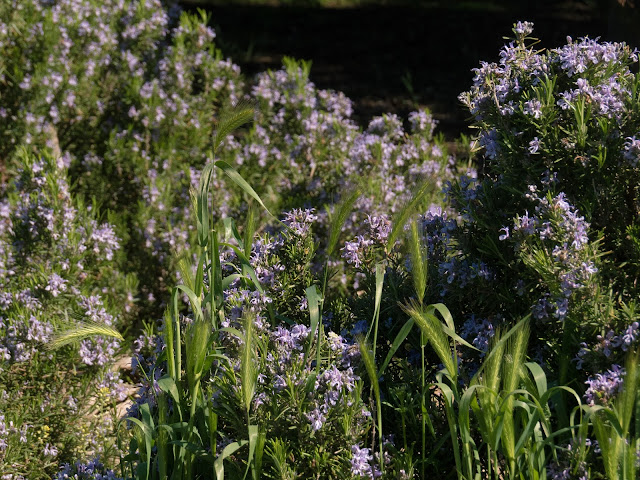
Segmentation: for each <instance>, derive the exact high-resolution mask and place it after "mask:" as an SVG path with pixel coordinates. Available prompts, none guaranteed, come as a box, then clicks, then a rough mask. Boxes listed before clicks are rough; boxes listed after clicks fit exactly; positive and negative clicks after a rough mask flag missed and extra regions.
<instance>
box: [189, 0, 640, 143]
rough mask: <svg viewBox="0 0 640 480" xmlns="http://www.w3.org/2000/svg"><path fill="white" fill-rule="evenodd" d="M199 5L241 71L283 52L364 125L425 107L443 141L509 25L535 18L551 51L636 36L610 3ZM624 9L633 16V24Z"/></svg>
mask: <svg viewBox="0 0 640 480" xmlns="http://www.w3.org/2000/svg"><path fill="white" fill-rule="evenodd" d="M203 1H204V2H205V3H195V1H194V0H183V6H184V7H185V8H187V9H189V10H195V9H196V8H198V7H200V8H204V9H205V10H206V11H207V12H209V13H210V15H211V25H212V26H213V27H214V28H215V29H216V33H217V38H216V42H217V45H218V46H219V47H220V48H221V49H222V51H223V54H224V55H225V56H229V57H231V58H232V59H233V61H234V62H235V63H237V64H239V65H240V67H241V68H242V71H243V73H244V74H245V75H247V76H249V77H250V76H252V75H254V74H256V73H258V72H260V71H263V70H266V69H277V68H280V66H281V61H282V57H283V56H285V55H286V56H292V57H294V58H298V59H304V60H311V61H312V68H311V79H312V81H313V82H314V83H315V84H316V85H317V86H318V87H319V88H331V89H334V90H341V91H343V92H344V93H345V94H346V95H347V96H349V97H350V98H351V99H352V100H354V102H355V106H354V107H355V118H356V120H358V121H359V122H360V123H361V124H366V123H367V122H368V120H369V119H370V118H371V117H372V116H374V115H379V114H381V113H384V112H394V113H397V114H399V115H403V116H405V115H406V114H407V113H408V112H410V111H412V110H414V109H415V107H416V106H418V105H420V106H427V107H428V108H429V109H431V111H432V112H433V114H434V116H435V117H436V118H437V119H438V120H439V121H440V125H439V129H438V131H441V132H443V133H444V134H445V136H446V137H447V138H448V139H453V138H454V137H456V136H457V135H458V134H459V133H461V132H465V133H466V132H467V127H466V124H467V123H466V115H467V114H466V112H465V111H464V109H463V107H462V106H461V105H460V103H459V101H458V100H457V97H458V94H459V93H460V92H462V91H464V90H466V89H468V88H469V87H470V85H471V82H472V78H473V73H472V72H471V69H472V68H474V67H477V66H478V64H479V62H480V61H481V60H485V61H496V60H497V59H498V51H499V49H500V47H501V46H502V45H503V44H504V43H505V42H506V41H507V40H505V39H504V38H503V37H505V36H511V35H512V32H511V28H512V24H513V23H515V22H516V21H518V20H528V21H533V22H534V23H535V31H534V35H533V36H535V37H536V38H540V39H541V43H540V44H539V45H540V47H548V48H553V47H556V46H560V45H563V44H564V43H566V37H567V35H570V36H571V37H573V38H578V37H581V36H586V35H588V36H590V37H592V38H595V37H601V38H602V39H605V40H627V42H628V43H631V44H632V45H637V44H634V43H633V42H634V39H633V34H634V32H637V30H638V28H640V27H638V25H637V24H636V23H635V21H637V12H638V11H639V10H640V8H638V7H636V8H635V9H633V8H630V7H629V6H628V5H627V6H626V8H622V7H620V6H619V5H618V4H617V3H616V1H615V0H611V1H610V2H607V1H606V0H603V1H596V0H568V1H567V0H561V1H550V0H538V1H516V0H513V1H506V0H502V1H485V2H480V1H468V2H461V1H448V2H447V1H432V2H427V1H423V0H413V1H408V0H405V1H403V0H387V1H386V2H385V1H384V0H366V2H367V4H366V5H359V6H351V7H344V6H342V7H326V6H318V5H319V3H318V2H320V1H323V0H295V1H294V0H289V1H288V2H286V3H284V4H282V3H281V4H277V3H275V4H265V3H266V1H268V0H265V1H263V0H246V1H249V2H256V1H259V2H260V1H261V2H262V3H263V4H260V5H256V4H251V5H248V4H244V5H243V4H238V3H237V2H234V1H231V2H230V1H229V0H226V1H225V0H203ZM342 1H343V2H345V0H342ZM187 2H189V3H187ZM362 2H363V0H360V1H358V0H350V3H351V4H353V3H362ZM347 3H349V2H347ZM617 10H620V12H618V11H617ZM629 12H632V14H633V15H636V18H635V20H634V21H633V22H632V23H630V22H629V20H630V18H632V15H631V16H630V14H629ZM620 13H622V14H621V15H620ZM615 17H619V18H615Z"/></svg>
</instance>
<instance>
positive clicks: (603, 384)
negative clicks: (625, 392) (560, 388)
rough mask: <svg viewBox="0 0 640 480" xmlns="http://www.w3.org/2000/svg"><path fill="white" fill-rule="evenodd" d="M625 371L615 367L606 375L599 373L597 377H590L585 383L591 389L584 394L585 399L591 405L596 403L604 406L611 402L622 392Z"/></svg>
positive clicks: (618, 366)
mask: <svg viewBox="0 0 640 480" xmlns="http://www.w3.org/2000/svg"><path fill="white" fill-rule="evenodd" d="M624 374H625V370H624V368H622V367H621V366H620V365H613V366H612V367H611V370H607V371H606V372H605V373H603V374H600V373H598V374H597V375H596V376H595V377H590V378H589V379H588V380H587V381H586V382H585V383H586V384H587V385H589V388H588V389H587V391H586V392H585V393H584V397H585V399H586V401H587V402H588V403H589V405H595V404H596V403H598V404H600V405H603V404H606V403H607V402H608V401H609V400H611V399H612V398H613V397H614V396H615V395H616V394H617V393H619V392H620V391H622V386H623V382H624Z"/></svg>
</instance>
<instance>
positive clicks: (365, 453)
mask: <svg viewBox="0 0 640 480" xmlns="http://www.w3.org/2000/svg"><path fill="white" fill-rule="evenodd" d="M371 461H373V455H371V453H370V450H369V449H368V448H360V447H359V446H358V445H353V446H352V447H351V474H352V475H357V476H359V477H368V478H373V472H372V470H371V463H370V462H371Z"/></svg>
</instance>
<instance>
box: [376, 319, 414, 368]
mask: <svg viewBox="0 0 640 480" xmlns="http://www.w3.org/2000/svg"><path fill="white" fill-rule="evenodd" d="M414 324H415V322H414V321H413V319H412V318H410V319H409V320H407V321H406V323H405V324H404V325H403V326H402V328H401V329H400V331H399V332H398V334H397V335H396V338H395V340H394V341H393V343H392V344H391V348H390V349H389V353H387V357H386V358H385V359H384V362H383V363H382V366H381V367H380V370H378V378H379V377H382V374H383V373H384V371H385V370H386V368H387V366H388V365H389V363H390V362H391V359H392V358H393V356H394V355H395V353H396V352H397V351H398V348H400V345H402V342H404V340H405V339H406V338H407V336H408V335H409V332H410V331H411V329H412V328H413V325H414Z"/></svg>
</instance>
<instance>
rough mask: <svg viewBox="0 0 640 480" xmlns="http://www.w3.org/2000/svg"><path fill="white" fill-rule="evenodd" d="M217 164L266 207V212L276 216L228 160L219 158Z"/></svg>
mask: <svg viewBox="0 0 640 480" xmlns="http://www.w3.org/2000/svg"><path fill="white" fill-rule="evenodd" d="M215 166H216V167H218V168H219V169H221V170H222V171H223V172H224V173H226V174H227V176H228V177H229V178H230V179H231V180H233V181H234V182H235V183H236V185H238V186H239V187H240V188H242V190H243V191H244V192H245V193H246V194H248V195H249V196H251V197H252V198H253V199H254V200H256V201H257V202H258V204H260V206H261V207H262V208H264V210H265V212H267V213H268V214H269V215H270V216H271V217H273V218H275V216H274V215H273V214H272V213H271V212H270V211H269V209H268V208H267V207H266V205H265V204H264V203H263V202H262V199H261V198H260V196H259V195H258V194H257V193H256V192H255V190H254V189H253V188H251V185H249V184H248V183H247V181H246V180H245V179H244V178H242V176H241V175H240V174H239V173H238V172H237V171H236V170H234V169H233V167H232V166H231V165H229V164H228V163H227V162H224V161H222V160H218V161H217V162H215Z"/></svg>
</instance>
